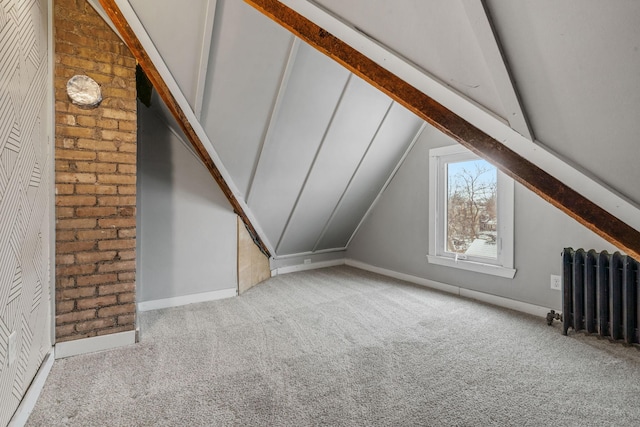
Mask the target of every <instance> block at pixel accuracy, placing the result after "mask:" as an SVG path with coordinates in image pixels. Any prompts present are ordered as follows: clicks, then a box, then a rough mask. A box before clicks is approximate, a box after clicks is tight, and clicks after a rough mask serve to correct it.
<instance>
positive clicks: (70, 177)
mask: <svg viewBox="0 0 640 427" xmlns="http://www.w3.org/2000/svg"><path fill="white" fill-rule="evenodd" d="M58 182H62V183H74V184H75V183H81V184H88V183H94V182H96V175H95V174H91V173H73V172H56V183H58Z"/></svg>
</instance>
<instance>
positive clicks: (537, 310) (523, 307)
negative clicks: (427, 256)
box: [345, 259, 557, 317]
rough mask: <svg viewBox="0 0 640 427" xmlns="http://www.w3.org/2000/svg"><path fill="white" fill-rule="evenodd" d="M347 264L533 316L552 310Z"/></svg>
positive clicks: (457, 287)
mask: <svg viewBox="0 0 640 427" xmlns="http://www.w3.org/2000/svg"><path fill="white" fill-rule="evenodd" d="M345 264H346V265H348V266H350V267H355V268H359V269H361V270H366V271H371V272H372V273H377V274H381V275H383V276H387V277H393V278H394V279H399V280H404V281H405V282H409V283H413V284H416V285H420V286H425V287H427V288H432V289H436V290H439V291H443V292H447V293H450V294H454V295H458V296H461V297H464V298H469V299H474V300H477V301H482V302H486V303H488V304H491V305H496V306H498V307H503V308H508V309H510V310H515V311H519V312H522V313H527V314H531V315H533V316H540V317H546V315H547V313H548V312H549V310H550V308H549V307H542V306H539V305H535V304H529V303H526V302H522V301H516V300H513V299H509V298H504V297H500V296H497V295H491V294H486V293H484V292H478V291H472V290H470V289H464V288H461V287H459V286H453V285H447V284H445V283H440V282H436V281H435V280H429V279H423V278H422V277H417V276H412V275H410V274H405V273H399V272H397V271H393V270H387V269H386V268H381V267H376V266H373V265H370V264H366V263H364V262H360V261H356V260H353V259H346V260H345ZM556 310H557V308H556Z"/></svg>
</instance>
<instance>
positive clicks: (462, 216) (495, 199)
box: [427, 145, 516, 278]
mask: <svg viewBox="0 0 640 427" xmlns="http://www.w3.org/2000/svg"><path fill="white" fill-rule="evenodd" d="M513 187H514V184H513V180H512V179H511V178H509V177H507V176H506V175H504V174H503V173H502V172H500V171H498V170H497V169H496V167H495V166H493V165H491V164H490V163H488V162H487V161H485V160H482V159H480V158H479V157H477V156H476V155H475V154H473V153H472V152H471V151H469V150H467V149H466V148H464V147H462V146H460V145H454V146H448V147H441V148H434V149H432V150H430V151H429V254H428V255H427V259H428V261H429V263H432V264H438V265H444V266H449V267H455V268H460V269H463V270H470V271H475V272H479V273H486V274H493V275H496V276H501V277H507V278H513V276H514V275H515V273H516V270H514V269H513Z"/></svg>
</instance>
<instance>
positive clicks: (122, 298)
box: [118, 292, 136, 304]
mask: <svg viewBox="0 0 640 427" xmlns="http://www.w3.org/2000/svg"><path fill="white" fill-rule="evenodd" d="M130 302H136V294H134V293H133V292H129V293H125V294H118V303H119V304H127V303H130Z"/></svg>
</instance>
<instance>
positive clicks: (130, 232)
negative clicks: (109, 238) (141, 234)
mask: <svg viewBox="0 0 640 427" xmlns="http://www.w3.org/2000/svg"><path fill="white" fill-rule="evenodd" d="M118 237H120V238H121V239H126V238H131V237H136V229H135V228H125V229H123V230H118Z"/></svg>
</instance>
